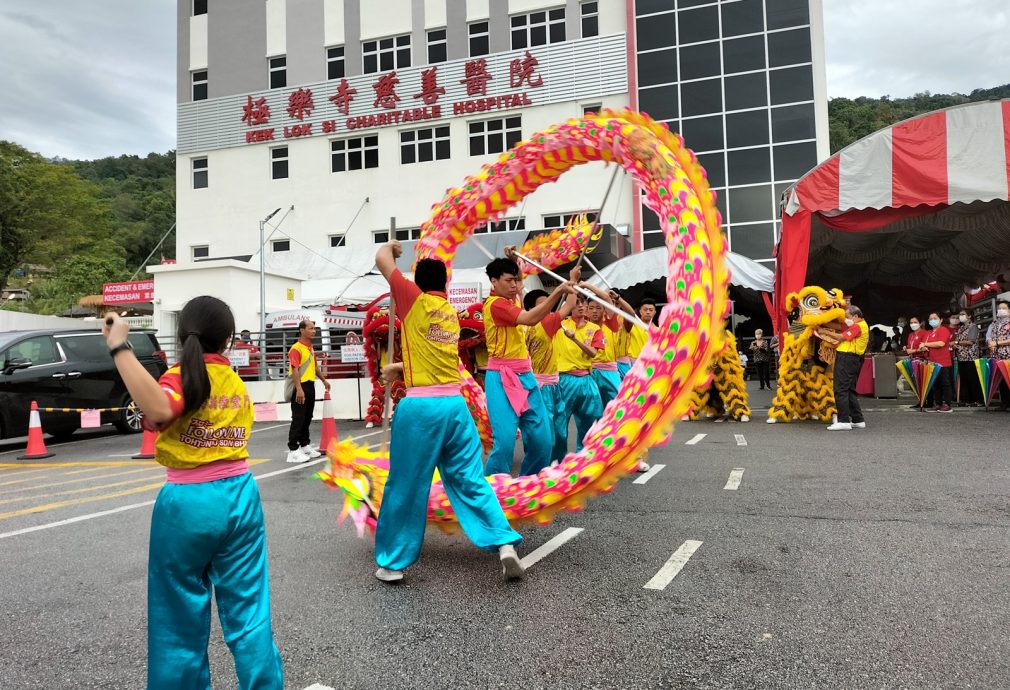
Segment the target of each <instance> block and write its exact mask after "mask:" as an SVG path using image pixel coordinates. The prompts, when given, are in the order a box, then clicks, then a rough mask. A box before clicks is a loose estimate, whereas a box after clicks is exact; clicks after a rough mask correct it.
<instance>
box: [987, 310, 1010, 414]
mask: <svg viewBox="0 0 1010 690" xmlns="http://www.w3.org/2000/svg"><path fill="white" fill-rule="evenodd" d="M985 339H986V341H987V342H988V344H989V355H990V356H991V357H995V358H996V359H1010V302H1006V301H1004V300H1000V301H999V302H997V303H996V319H995V320H994V321H993V322H992V323H991V324H989V329H988V330H987V331H986V334H985ZM999 400H1000V408H1002V409H1003V410H1007V409H1010V388H1008V387H1007V384H1006V381H1001V382H1000V384H999Z"/></svg>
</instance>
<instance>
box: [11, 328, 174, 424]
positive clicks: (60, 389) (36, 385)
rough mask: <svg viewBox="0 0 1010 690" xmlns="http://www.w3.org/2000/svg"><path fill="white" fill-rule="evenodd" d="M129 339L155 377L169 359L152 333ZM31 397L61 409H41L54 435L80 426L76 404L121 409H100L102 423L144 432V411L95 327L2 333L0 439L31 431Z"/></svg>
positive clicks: (162, 370)
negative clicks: (138, 406) (29, 428)
mask: <svg viewBox="0 0 1010 690" xmlns="http://www.w3.org/2000/svg"><path fill="white" fill-rule="evenodd" d="M130 342H131V343H132V344H133V351H134V353H135V354H136V355H137V359H139V360H140V362H141V363H142V364H143V365H144V368H145V369H147V371H149V372H150V373H151V375H152V376H154V377H156V378H157V377H160V376H161V375H162V374H164V373H165V371H166V370H167V369H168V362H167V358H166V356H165V353H164V352H163V351H162V350H161V347H160V346H159V345H158V339H157V338H156V337H155V335H154V331H133V332H131V333H130ZM33 400H34V401H35V402H37V403H38V405H39V407H40V408H60V409H59V411H54V412H45V411H43V412H41V418H42V430H43V431H44V432H45V433H47V434H51V435H52V436H54V437H56V438H65V437H67V436H70V435H71V434H72V433H74V432H75V431H77V429H78V428H80V425H81V413H80V412H79V411H77V410H78V408H79V409H92V410H94V409H107V408H120V409H119V410H118V411H116V412H102V413H101V421H102V424H113V425H115V427H116V428H117V429H119V431H120V432H122V433H127V434H128V433H136V432H138V431H140V430H141V427H140V411H139V410H138V409H137V407H136V405H134V403H133V398H131V397H130V393H129V391H127V390H126V386H125V385H124V384H123V379H122V378H121V377H120V376H119V372H118V371H117V370H116V366H115V364H114V363H113V361H112V358H111V357H110V356H109V348H108V346H107V345H106V344H105V338H103V337H102V334H101V332H99V331H96V330H74V331H58V330H34V331H8V332H5V333H0V438H11V437H16V436H24V435H26V434H27V433H28V419H29V413H30V410H31V403H32V401H33ZM62 408H69V409H70V410H72V411H67V412H64V411H62Z"/></svg>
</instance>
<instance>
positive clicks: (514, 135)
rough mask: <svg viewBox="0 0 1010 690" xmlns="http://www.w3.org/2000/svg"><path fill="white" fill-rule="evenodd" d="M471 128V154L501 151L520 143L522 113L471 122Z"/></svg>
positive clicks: (521, 136) (478, 154)
mask: <svg viewBox="0 0 1010 690" xmlns="http://www.w3.org/2000/svg"><path fill="white" fill-rule="evenodd" d="M469 128H470V129H469V132H470V155H471V156H483V155H485V154H488V153H501V152H502V151H505V150H507V149H510V148H512V147H513V146H515V145H516V144H518V143H519V141H520V140H521V139H522V138H523V134H522V116H520V115H516V116H515V117H506V118H501V119H498V120H481V121H479V122H471V123H469Z"/></svg>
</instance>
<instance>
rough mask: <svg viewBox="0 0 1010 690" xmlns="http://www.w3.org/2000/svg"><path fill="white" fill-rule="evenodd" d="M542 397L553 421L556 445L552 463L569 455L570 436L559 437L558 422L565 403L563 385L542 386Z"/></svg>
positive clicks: (552, 428) (553, 434)
mask: <svg viewBox="0 0 1010 690" xmlns="http://www.w3.org/2000/svg"><path fill="white" fill-rule="evenodd" d="M540 397H542V398H543V400H544V409H545V410H546V411H547V418H548V419H549V420H551V435H552V436H553V438H554V443H553V444H552V446H553V447H552V448H551V461H552V462H553V461H554V460H559V461H560V460H564V459H565V456H566V455H567V454H568V434H565V435H564V436H560V437H559V435H558V432H557V420H559V419H561V415H563V414H564V402H563V401H562V399H561V385H560V384H557V383H552V384H548V385H546V386H540Z"/></svg>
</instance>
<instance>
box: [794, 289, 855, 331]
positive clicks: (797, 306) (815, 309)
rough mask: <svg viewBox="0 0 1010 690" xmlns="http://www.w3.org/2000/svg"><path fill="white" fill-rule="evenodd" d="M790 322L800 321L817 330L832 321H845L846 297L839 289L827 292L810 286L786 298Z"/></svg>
mask: <svg viewBox="0 0 1010 690" xmlns="http://www.w3.org/2000/svg"><path fill="white" fill-rule="evenodd" d="M786 307H787V308H788V309H789V319H790V321H797V320H798V321H799V322H800V323H802V324H803V325H804V326H806V327H807V328H817V327H818V326H823V325H825V324H828V323H831V322H832V321H839V322H840V321H842V320H844V319H845V307H846V303H845V296H844V293H843V292H842V291H841V290H839V289H838V288H832V289H830V290H825V289H824V288H821V287H818V286H816V285H808V286H806V287H805V288H803V289H802V290H800V291H799V292H792V293H789V296H788V297H786Z"/></svg>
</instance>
